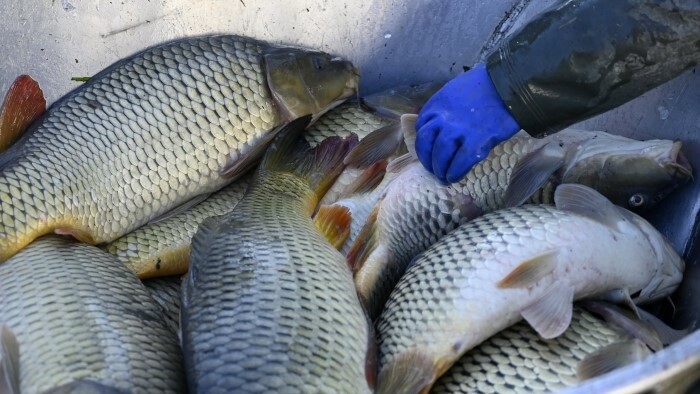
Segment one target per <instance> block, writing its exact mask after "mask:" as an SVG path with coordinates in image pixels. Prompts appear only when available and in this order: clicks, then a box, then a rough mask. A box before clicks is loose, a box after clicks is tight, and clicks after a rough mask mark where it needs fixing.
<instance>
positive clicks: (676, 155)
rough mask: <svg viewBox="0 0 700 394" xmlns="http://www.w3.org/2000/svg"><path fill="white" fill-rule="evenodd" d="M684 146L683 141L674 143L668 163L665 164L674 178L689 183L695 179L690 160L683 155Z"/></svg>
mask: <svg viewBox="0 0 700 394" xmlns="http://www.w3.org/2000/svg"><path fill="white" fill-rule="evenodd" d="M682 146H683V143H682V142H681V141H674V143H673V147H672V148H671V151H670V155H669V158H668V161H667V162H666V163H665V164H666V168H667V169H668V170H669V171H670V174H671V176H672V177H673V178H676V179H679V180H684V181H688V180H692V179H693V167H692V166H691V165H690V162H689V161H688V158H687V157H685V154H683V151H682V150H681V147H682Z"/></svg>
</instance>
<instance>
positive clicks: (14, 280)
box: [0, 236, 184, 393]
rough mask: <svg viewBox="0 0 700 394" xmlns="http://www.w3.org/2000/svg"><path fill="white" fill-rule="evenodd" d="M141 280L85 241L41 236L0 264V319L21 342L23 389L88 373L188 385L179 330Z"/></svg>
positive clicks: (138, 384) (159, 387) (151, 388)
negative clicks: (173, 327) (175, 330)
mask: <svg viewBox="0 0 700 394" xmlns="http://www.w3.org/2000/svg"><path fill="white" fill-rule="evenodd" d="M163 319H164V318H163V314H162V311H161V310H160V308H159V307H158V306H157V305H156V304H155V302H154V301H153V300H152V299H151V298H150V297H149V295H148V293H147V291H146V289H145V288H144V286H143V285H142V284H141V283H140V281H139V280H138V279H137V278H136V277H135V276H134V275H133V274H132V273H131V272H129V271H128V270H127V269H126V268H125V267H124V266H123V265H122V264H119V263H118V262H117V261H116V259H115V258H114V257H113V256H111V255H109V254H107V253H104V252H102V251H101V250H99V249H97V248H95V247H93V246H89V245H86V244H81V243H76V242H73V241H69V240H67V239H64V238H59V237H55V236H50V237H43V238H40V239H38V240H36V241H35V242H34V243H32V244H31V245H29V246H28V247H26V248H25V249H23V250H22V251H20V252H19V253H18V254H17V255H15V256H14V257H12V258H11V259H10V260H8V261H7V262H5V263H4V264H2V265H0V321H2V322H4V323H6V324H7V325H8V327H10V329H11V330H12V331H13V332H14V333H15V335H16V336H17V340H18V341H19V344H20V360H21V365H20V369H19V370H20V382H21V388H20V389H21V391H22V392H24V393H38V392H44V391H45V390H48V389H52V388H56V387H57V386H60V385H63V384H67V383H70V382H72V381H75V380H80V379H89V380H92V381H95V382H99V383H102V384H104V385H106V386H108V387H114V388H118V389H122V390H130V391H131V392H134V393H145V392H180V391H182V390H184V382H183V378H182V355H181V352H180V349H179V346H178V342H177V336H176V335H175V334H174V333H173V332H172V331H171V330H170V329H169V328H168V327H167V326H166V325H165V323H164V322H163Z"/></svg>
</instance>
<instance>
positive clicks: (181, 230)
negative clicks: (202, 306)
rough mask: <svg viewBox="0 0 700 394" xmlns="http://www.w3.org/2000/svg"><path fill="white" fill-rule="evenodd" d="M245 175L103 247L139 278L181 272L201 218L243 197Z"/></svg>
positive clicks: (222, 210) (223, 210)
mask: <svg viewBox="0 0 700 394" xmlns="http://www.w3.org/2000/svg"><path fill="white" fill-rule="evenodd" d="M249 181H250V176H249V175H246V176H244V177H242V178H240V179H238V180H236V181H235V182H234V183H232V184H231V185H229V186H226V187H224V188H223V189H221V190H219V191H218V192H216V193H213V194H212V195H211V196H209V197H208V198H207V199H206V200H204V201H202V202H201V203H199V204H197V205H195V206H193V207H192V208H190V209H188V210H187V211H185V212H182V213H180V214H177V215H174V216H172V217H170V218H167V219H165V220H163V221H159V222H157V223H149V224H147V225H145V226H143V227H140V228H138V229H136V230H134V231H132V232H130V233H128V234H126V235H124V236H122V237H120V238H118V239H117V240H115V241H113V242H111V243H109V244H107V245H106V246H105V247H104V250H105V251H106V252H109V253H111V254H113V255H115V256H117V258H119V260H120V261H121V262H123V263H124V264H125V265H126V266H127V267H128V268H129V269H130V270H131V271H132V272H134V273H135V274H136V275H137V276H138V277H139V278H141V279H147V278H155V277H162V276H169V275H182V274H184V273H186V272H187V267H188V265H189V259H190V244H191V242H192V236H194V234H195V232H197V226H199V224H200V223H202V222H203V221H204V219H206V218H209V217H212V216H218V215H223V214H226V213H229V212H231V211H232V210H233V208H234V207H235V206H236V204H238V202H239V201H240V200H241V198H242V197H243V194H244V193H245V191H246V189H247V188H248V184H249Z"/></svg>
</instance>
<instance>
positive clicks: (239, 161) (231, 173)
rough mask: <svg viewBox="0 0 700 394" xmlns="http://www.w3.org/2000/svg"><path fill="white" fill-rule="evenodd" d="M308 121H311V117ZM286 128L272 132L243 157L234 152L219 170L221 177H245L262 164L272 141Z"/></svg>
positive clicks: (280, 127)
mask: <svg viewBox="0 0 700 394" xmlns="http://www.w3.org/2000/svg"><path fill="white" fill-rule="evenodd" d="M308 119H310V117H309V118H308ZM286 126H287V123H285V124H283V125H281V126H279V127H276V128H274V129H272V130H270V131H269V132H268V133H267V134H265V135H263V136H262V138H261V139H260V140H258V141H257V142H256V143H255V146H253V147H252V149H251V150H250V151H248V152H247V153H245V154H243V155H241V153H240V152H238V150H236V151H232V152H231V154H230V155H229V158H228V161H227V162H226V164H224V165H223V166H221V168H220V169H219V175H220V176H221V177H223V178H227V179H230V180H235V179H238V178H240V177H241V176H243V175H245V174H246V173H247V172H248V171H250V170H251V169H253V167H255V166H256V165H257V164H258V163H259V162H260V159H261V158H262V157H263V154H264V153H265V151H266V150H267V147H268V146H269V145H270V143H271V142H272V140H274V139H275V136H276V135H277V134H278V133H279V132H280V130H282V129H284V128H285V127H286Z"/></svg>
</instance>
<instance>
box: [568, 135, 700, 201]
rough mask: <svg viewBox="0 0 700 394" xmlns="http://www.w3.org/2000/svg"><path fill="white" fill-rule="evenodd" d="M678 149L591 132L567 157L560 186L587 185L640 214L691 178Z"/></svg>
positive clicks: (664, 143)
mask: <svg viewBox="0 0 700 394" xmlns="http://www.w3.org/2000/svg"><path fill="white" fill-rule="evenodd" d="M681 147H682V143H681V142H680V141H671V140H649V141H637V140H633V139H629V138H625V137H621V136H615V135H612V134H608V133H604V132H593V133H592V134H591V137H590V138H586V139H585V140H583V141H581V142H580V143H579V144H577V146H576V148H575V152H573V154H572V155H570V156H569V158H568V163H567V168H566V170H565V172H564V174H563V175H562V183H580V184H584V185H587V186H590V187H592V188H594V189H596V190H597V191H598V192H600V193H601V194H603V195H604V196H605V197H607V198H608V199H609V200H610V201H612V202H613V203H614V204H615V205H619V206H622V207H625V208H627V209H630V210H632V211H635V212H642V211H644V210H647V209H648V208H650V207H652V206H654V205H656V204H657V203H658V202H659V201H661V200H662V199H663V198H665V197H666V196H667V195H668V194H669V193H671V192H672V191H673V190H674V189H676V188H677V187H678V186H680V185H682V184H685V183H687V182H688V181H689V180H690V179H691V178H692V173H693V170H692V167H691V166H690V163H689V162H688V160H687V159H686V158H685V156H684V155H683V153H682V152H681Z"/></svg>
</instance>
